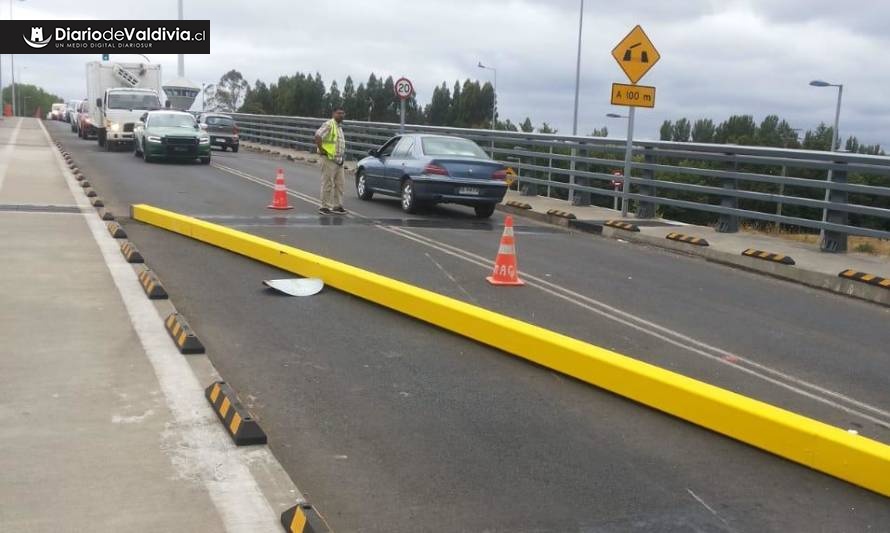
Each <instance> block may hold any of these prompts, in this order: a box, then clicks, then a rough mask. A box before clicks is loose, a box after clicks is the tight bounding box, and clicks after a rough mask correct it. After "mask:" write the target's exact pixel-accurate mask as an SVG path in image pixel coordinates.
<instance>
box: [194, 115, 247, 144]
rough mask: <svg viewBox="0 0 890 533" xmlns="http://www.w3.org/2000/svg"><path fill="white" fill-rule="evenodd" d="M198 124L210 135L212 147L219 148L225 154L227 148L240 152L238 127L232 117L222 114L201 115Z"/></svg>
mask: <svg viewBox="0 0 890 533" xmlns="http://www.w3.org/2000/svg"><path fill="white" fill-rule="evenodd" d="M198 124H199V125H200V126H201V129H202V130H204V131H206V132H207V133H208V134H209V135H210V146H216V147H219V148H220V149H221V150H222V151H223V152H225V151H226V148H228V149H230V150H231V151H233V152H237V151H238V145H239V144H240V141H239V140H238V125H237V124H235V120H234V119H233V118H232V117H230V116H229V115H224V114H222V113H201V114H200V115H198Z"/></svg>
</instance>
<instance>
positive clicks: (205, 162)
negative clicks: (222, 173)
mask: <svg viewBox="0 0 890 533" xmlns="http://www.w3.org/2000/svg"><path fill="white" fill-rule="evenodd" d="M201 164H202V165H209V164H210V158H209V157H202V158H201Z"/></svg>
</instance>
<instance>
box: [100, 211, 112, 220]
mask: <svg viewBox="0 0 890 533" xmlns="http://www.w3.org/2000/svg"><path fill="white" fill-rule="evenodd" d="M99 217H100V218H101V219H102V220H104V221H106V222H109V221H111V220H114V213H112V212H111V211H106V210H105V209H99Z"/></svg>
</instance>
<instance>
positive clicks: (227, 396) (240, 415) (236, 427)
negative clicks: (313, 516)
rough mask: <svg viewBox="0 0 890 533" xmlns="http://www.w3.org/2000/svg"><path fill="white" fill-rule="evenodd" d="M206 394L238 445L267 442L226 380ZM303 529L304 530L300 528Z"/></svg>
mask: <svg viewBox="0 0 890 533" xmlns="http://www.w3.org/2000/svg"><path fill="white" fill-rule="evenodd" d="M204 396H205V397H206V398H207V401H209V402H210V405H212V406H213V410H214V411H215V412H216V416H218V417H219V419H220V421H221V422H222V423H223V425H224V426H225V427H226V431H228V432H229V435H231V436H232V440H234V441H235V445H236V446H247V445H250V444H266V433H265V432H264V431H263V428H261V427H260V425H259V424H257V421H256V419H255V418H254V417H252V416H250V412H249V411H248V410H247V408H246V407H244V404H242V403H241V400H239V399H238V395H237V394H235V391H234V390H233V389H232V387H230V386H229V384H228V383H226V382H225V381H215V382H213V384H212V385H210V386H209V387H207V389H206V390H205V391H204ZM300 531H303V530H300Z"/></svg>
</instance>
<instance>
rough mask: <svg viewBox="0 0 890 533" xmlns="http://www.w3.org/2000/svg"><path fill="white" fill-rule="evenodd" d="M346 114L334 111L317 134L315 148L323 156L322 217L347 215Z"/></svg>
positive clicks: (340, 110)
mask: <svg viewBox="0 0 890 533" xmlns="http://www.w3.org/2000/svg"><path fill="white" fill-rule="evenodd" d="M345 115H346V112H345V111H343V108H340V107H338V108H336V109H334V114H333V116H332V117H331V120H328V121H327V122H325V123H324V124H322V125H321V127H320V128H318V131H316V132H315V146H317V147H318V153H319V154H320V155H321V156H322V158H323V159H322V161H321V207H320V208H318V212H319V213H321V214H322V215H330V214H335V215H345V214H346V209H343V160H344V158H345V157H346V138H345V137H344V136H343V128H342V127H341V126H340V124H341V123H342V122H343V117H344V116H345Z"/></svg>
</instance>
